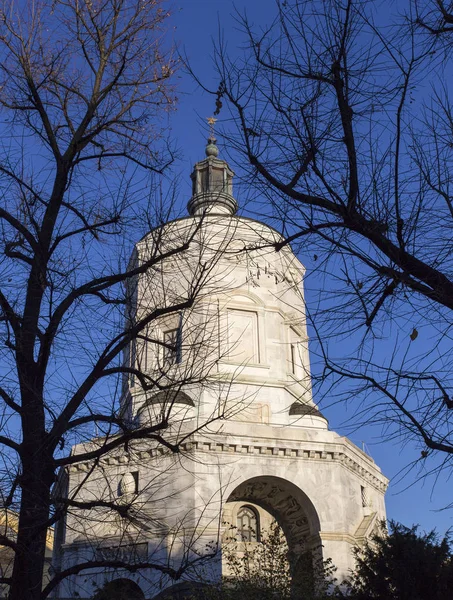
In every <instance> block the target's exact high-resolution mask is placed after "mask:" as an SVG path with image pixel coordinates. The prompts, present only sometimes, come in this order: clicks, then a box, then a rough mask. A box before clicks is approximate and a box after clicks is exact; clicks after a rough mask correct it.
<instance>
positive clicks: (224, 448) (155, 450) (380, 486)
mask: <svg viewBox="0 0 453 600" xmlns="http://www.w3.org/2000/svg"><path fill="white" fill-rule="evenodd" d="M179 451H180V452H181V453H185V454H186V455H190V454H192V455H193V454H195V453H214V454H226V455H229V456H235V457H238V458H239V457H240V456H244V455H245V456H250V455H253V456H259V457H261V458H269V457H272V458H273V459H277V460H301V461H309V462H316V463H326V462H333V463H339V464H340V465H341V466H342V467H344V468H345V469H347V470H348V471H350V472H351V473H353V474H354V475H356V476H358V477H360V478H361V479H362V480H364V481H366V482H367V483H368V484H369V485H371V486H372V487H374V488H375V489H376V490H378V491H379V492H380V493H385V491H386V489H387V487H388V480H387V478H386V477H385V476H383V475H381V476H380V477H378V476H376V475H375V474H374V473H373V472H372V471H371V470H370V469H367V468H366V467H364V466H363V465H362V464H360V463H359V462H358V461H356V460H354V458H352V457H351V456H350V454H349V453H348V452H341V451H336V450H317V449H313V448H303V447H299V448H294V446H292V447H285V446H284V445H283V444H279V445H273V444H271V443H268V444H266V443H253V444H248V443H231V442H229V443H226V442H221V441H211V440H208V441H205V440H191V441H186V442H183V443H181V444H180V445H179ZM168 456H174V453H172V452H171V451H170V450H168V448H165V447H164V446H157V447H156V446H155V447H152V448H147V449H146V450H141V449H138V448H137V449H134V451H133V453H128V454H126V453H122V454H121V455H109V456H105V457H103V458H101V459H100V460H99V464H100V465H101V466H104V467H117V466H120V467H121V466H127V465H129V464H136V463H138V462H139V461H140V460H144V461H148V460H149V459H150V458H159V457H162V458H163V457H168ZM92 468H93V462H92V461H87V462H81V463H78V464H74V465H72V466H70V467H69V470H70V472H72V473H76V472H88V471H90V470H91V469H92Z"/></svg>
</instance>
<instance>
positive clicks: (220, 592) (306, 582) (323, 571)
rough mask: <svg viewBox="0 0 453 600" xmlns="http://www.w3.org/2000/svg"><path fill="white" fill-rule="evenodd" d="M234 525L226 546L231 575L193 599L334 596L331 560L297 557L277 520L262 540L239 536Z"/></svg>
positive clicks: (285, 599) (312, 598) (310, 599)
mask: <svg viewBox="0 0 453 600" xmlns="http://www.w3.org/2000/svg"><path fill="white" fill-rule="evenodd" d="M234 529H235V528H231V530H232V536H231V537H230V538H229V539H228V540H227V542H226V543H225V544H224V545H223V547H222V558H223V566H224V572H225V573H227V575H225V576H224V577H223V578H222V580H221V581H220V582H219V584H218V585H209V586H208V585H206V586H205V587H204V588H203V589H198V590H197V591H195V592H193V593H191V594H190V595H189V597H190V599H191V600H325V599H327V598H328V597H330V596H329V594H328V590H329V589H330V588H332V587H333V583H334V581H335V580H334V572H335V568H334V567H333V566H332V564H331V561H323V560H322V557H320V556H319V557H316V556H315V554H312V553H311V552H307V553H305V554H302V555H301V556H300V557H299V558H298V559H297V560H295V559H294V558H293V557H292V556H291V554H290V552H289V550H288V545H287V543H286V539H285V536H284V534H283V531H282V530H281V528H280V527H279V526H278V524H277V523H274V524H273V525H272V526H271V527H270V529H269V531H267V532H266V531H264V532H262V535H261V541H260V542H259V543H258V542H252V543H250V542H242V541H240V540H238V539H237V538H236V537H235V531H234ZM292 564H293V566H292V567H291V565H292ZM186 597H187V596H186Z"/></svg>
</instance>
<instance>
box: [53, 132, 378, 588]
mask: <svg viewBox="0 0 453 600" xmlns="http://www.w3.org/2000/svg"><path fill="white" fill-rule="evenodd" d="M232 182H233V172H232V171H231V169H230V168H229V166H228V164H227V163H226V162H225V161H223V160H221V159H219V158H218V149H217V146H216V145H215V139H214V138H213V136H211V137H210V139H209V140H208V145H207V147H206V158H205V159H204V160H202V161H200V162H198V163H197V164H196V165H195V167H194V171H193V173H192V183H193V189H192V197H191V198H190V200H189V203H188V212H189V216H188V217H186V218H183V219H179V220H176V221H172V222H170V223H167V224H165V225H163V226H162V227H159V228H158V229H156V230H154V231H152V232H150V233H149V234H148V235H147V236H145V237H144V238H143V239H142V240H141V241H140V242H138V244H137V246H136V250H135V253H134V256H133V257H132V259H131V260H132V263H131V264H132V265H140V264H143V262H145V261H146V260H147V259H148V258H149V256H151V255H152V253H156V251H158V252H162V253H163V252H167V253H168V254H169V256H168V258H167V259H165V261H163V263H161V264H160V266H159V267H158V268H156V269H152V270H149V271H148V272H146V273H144V274H142V275H140V276H138V277H137V278H136V280H135V281H134V282H133V285H132V286H131V291H130V298H131V301H130V307H129V314H128V318H129V320H130V321H131V322H133V320H134V319H137V318H141V317H142V316H143V315H144V314H149V313H150V312H151V311H154V310H156V309H157V308H158V307H165V306H178V302H181V298H183V297H184V298H187V297H188V296H190V290H191V289H192V288H194V287H196V288H197V290H198V291H197V294H196V295H195V296H194V298H193V302H192V303H191V304H190V306H185V307H184V308H181V310H177V311H172V312H168V314H163V316H162V317H160V318H158V319H157V320H155V321H153V322H152V325H150V328H149V330H148V331H147V332H146V335H143V336H141V338H140V339H139V340H137V342H135V343H134V345H133V346H131V348H130V349H129V351H128V352H127V355H126V357H125V361H126V364H129V365H131V366H134V365H136V366H138V367H139V369H140V370H141V371H143V372H144V373H147V374H148V376H149V377H148V379H147V382H148V384H147V385H144V384H143V381H141V380H140V378H137V377H135V376H131V377H129V378H128V379H127V380H125V382H124V390H123V395H122V406H121V415H122V416H123V418H124V419H125V420H126V421H127V422H128V423H129V424H130V426H131V427H133V428H137V429H142V430H143V429H146V428H148V429H149V428H152V426H153V423H157V422H161V421H162V418H163V416H165V419H166V421H168V427H167V430H166V432H165V438H166V440H167V441H168V442H169V446H171V445H172V447H168V448H166V447H165V446H162V445H160V444H158V443H157V442H156V441H155V440H154V439H149V440H146V439H145V440H138V441H137V442H134V443H133V444H131V445H130V446H129V447H128V448H127V449H125V448H122V449H121V451H120V450H118V449H117V450H115V451H114V452H112V455H111V456H110V455H109V457H108V458H107V459H105V460H104V461H103V462H102V465H96V466H94V467H93V465H92V464H91V463H90V462H87V463H85V464H78V465H77V466H73V467H71V470H70V471H69V472H68V481H67V482H66V487H67V489H68V490H69V491H70V490H75V489H77V486H80V484H81V483H82V481H84V482H85V483H84V485H83V486H80V492H79V497H83V499H85V500H86V499H89V498H101V499H102V498H110V500H112V499H115V498H117V499H119V501H122V502H124V503H125V504H127V505H128V507H132V508H131V510H132V512H133V511H134V510H135V511H136V521H135V523H134V521H133V519H132V520H131V522H129V524H128V526H127V527H126V526H125V525H124V522H123V521H122V520H121V518H119V517H118V516H117V515H116V516H115V517H112V518H110V517H109V518H107V517H106V518H105V519H100V520H99V522H96V523H91V524H90V526H89V527H87V528H86V530H85V531H84V533H82V534H81V533H80V527H79V528H78V527H77V526H76V525H77V524H76V523H75V522H74V521H71V519H74V517H71V515H69V516H68V518H67V521H66V523H65V524H60V529H64V530H65V532H64V533H61V534H60V536H59V539H60V540H62V545H61V549H62V552H58V551H57V554H58V556H59V559H58V560H59V562H60V564H59V565H57V568H59V567H61V565H62V564H63V565H66V566H67V565H72V564H76V563H78V562H80V561H82V560H87V559H89V557H98V558H99V557H101V559H102V557H108V556H113V555H115V556H120V557H123V558H124V559H126V557H128V560H130V556H131V553H133V555H134V558H133V560H136V562H137V564H141V563H144V562H146V561H148V562H153V564H159V565H171V566H172V567H174V568H177V567H178V565H179V564H182V561H184V560H187V558H188V557H189V558H190V557H197V556H199V555H201V554H203V552H205V551H206V546H207V545H209V544H211V543H212V542H214V543H216V542H219V540H221V539H222V535H223V534H224V531H223V530H224V529H225V528H226V527H227V525H226V524H232V525H233V526H235V527H237V528H238V530H239V532H240V534H241V535H242V537H243V539H244V540H246V542H247V543H250V544H256V543H259V536H260V531H261V530H262V529H263V528H265V527H266V526H267V525H268V524H269V522H270V521H271V520H272V519H276V520H277V522H278V523H279V524H280V525H281V527H282V529H283V531H284V533H285V536H286V539H287V542H288V545H289V547H290V550H291V556H293V557H294V564H295V565H296V566H297V560H298V557H299V556H301V554H302V553H304V552H305V551H307V550H313V551H315V552H322V555H323V557H324V558H326V557H330V558H331V559H332V561H333V563H334V564H335V565H336V567H337V569H338V571H337V575H338V577H339V578H340V579H341V578H342V577H343V576H345V575H346V574H347V571H348V569H349V568H351V567H352V565H353V560H352V554H351V550H352V548H353V546H355V545H357V544H360V543H361V542H363V540H364V539H365V538H366V537H367V536H369V535H370V533H371V532H372V530H373V528H374V527H375V526H376V524H377V521H378V520H380V519H383V518H385V505H384V493H385V490H386V487H387V480H386V478H385V477H384V476H383V475H382V474H381V471H380V470H379V468H378V467H377V466H376V464H375V463H374V462H373V460H372V459H371V458H370V457H369V456H368V455H366V454H365V453H364V452H362V451H361V450H360V449H359V448H357V446H355V445H354V444H353V443H352V442H350V441H349V440H348V439H347V438H345V437H342V436H339V435H338V434H337V433H335V432H334V431H331V430H329V428H328V423H327V420H326V418H325V417H324V416H323V415H322V414H321V412H320V411H319V410H318V408H317V406H316V405H315V403H314V401H313V398H312V390H311V381H310V365H309V353H308V338H307V326H306V317H305V303H304V293H303V287H302V282H303V275H304V267H303V265H302V264H301V263H300V261H299V260H298V258H297V257H296V256H295V255H294V254H293V253H292V251H291V248H290V247H289V246H287V245H286V246H283V247H282V246H280V245H279V243H280V242H281V236H280V235H279V233H278V232H277V231H275V230H274V229H272V228H271V227H269V226H268V225H265V224H264V223H261V222H259V221H255V220H251V219H247V218H243V217H238V216H237V215H236V211H237V208H238V206H237V202H236V200H235V199H234V197H233V185H232ZM181 243H184V244H185V247H186V250H185V251H184V253H182V254H181V253H177V254H175V255H174V256H171V249H172V248H173V247H174V248H176V247H179V246H180V245H181ZM150 382H151V383H150ZM151 437H152V436H151ZM101 443H103V441H102V438H97V439H95V440H92V441H91V442H89V443H87V444H84V445H83V450H84V451H87V450H89V448H90V447H93V446H96V444H101ZM175 449H177V450H178V452H176V453H175V452H174V450H175ZM78 451H81V449H80V447H79V449H78ZM78 518H79V521H80V517H78ZM76 532H77V533H76ZM57 537H58V535H57ZM63 540H64V543H63ZM207 564H208V565H209V566H208V567H207V569H208V572H209V575H207V577H213V578H215V577H218V576H219V575H220V570H221V568H222V566H221V562H219V561H217V562H216V561H212V562H208V563H207ZM192 576H193V575H192ZM173 583H174V582H173ZM171 585H172V581H171V579H170V578H168V577H166V576H165V574H164V575H162V572H159V570H157V571H155V570H152V569H141V570H140V569H139V570H137V572H135V573H130V572H129V571H127V570H122V569H121V568H120V567H118V568H117V569H116V570H107V571H106V570H105V569H104V570H103V569H102V568H97V569H91V570H88V571H85V572H83V573H82V574H78V575H75V576H74V577H72V578H70V579H69V580H68V581H67V582H66V583H65V584H63V585H62V586H61V587H60V590H59V592H58V597H59V598H74V597H78V598H88V597H90V593H91V594H92V593H93V590H94V589H100V588H102V587H103V586H104V589H105V590H107V591H108V590H114V589H117V590H119V591H121V589H123V588H122V587H121V586H123V587H124V590H125V591H124V597H125V598H126V597H127V598H137V599H139V598H154V597H156V596H157V595H159V594H161V593H162V590H163V589H165V588H166V587H168V586H171ZM178 585H180V584H178ZM115 586H116V587H115ZM89 592H90V593H89ZM115 597H116V596H115Z"/></svg>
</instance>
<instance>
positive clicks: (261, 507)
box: [222, 476, 322, 589]
mask: <svg viewBox="0 0 453 600" xmlns="http://www.w3.org/2000/svg"><path fill="white" fill-rule="evenodd" d="M222 517H223V518H222V521H223V523H224V526H225V527H226V533H225V535H224V540H227V539H228V537H227V529H228V527H231V528H233V530H234V531H235V532H236V533H237V539H238V540H239V546H238V548H240V550H241V551H242V550H243V549H244V548H243V547H242V546H243V544H242V546H241V542H245V543H249V544H250V542H252V543H253V542H255V543H259V540H260V537H261V535H262V534H263V535H264V537H265V536H266V530H267V532H269V529H270V528H271V526H272V523H275V522H276V523H277V524H278V525H279V526H280V528H281V530H282V531H283V534H284V538H285V540H286V544H287V547H288V553H287V556H288V565H289V570H290V573H291V579H292V585H294V587H296V588H298V589H300V588H301V586H303V587H304V588H305V589H306V586H307V585H308V586H312V582H314V575H313V564H314V563H317V564H318V563H319V561H320V560H322V545H321V539H320V535H319V532H320V522H319V517H318V514H317V512H316V509H315V507H314V505H313V503H312V502H311V500H310V499H309V498H308V496H307V495H306V494H305V493H304V492H303V491H302V490H301V489H300V488H298V487H297V486H296V485H294V484H293V483H292V482H290V481H287V480H285V479H283V478H280V477H274V476H260V477H253V478H251V479H248V480H246V481H244V482H242V483H241V484H239V485H238V486H237V487H236V488H235V489H234V490H232V492H231V493H230V494H229V496H228V500H227V502H226V504H225V507H224V511H223V515H222ZM247 529H249V530H250V531H249V532H248V531H247ZM307 582H308V583H307ZM313 585H314V583H313Z"/></svg>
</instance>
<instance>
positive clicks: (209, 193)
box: [187, 132, 238, 216]
mask: <svg viewBox="0 0 453 600" xmlns="http://www.w3.org/2000/svg"><path fill="white" fill-rule="evenodd" d="M216 141H217V140H216V139H215V137H214V135H213V133H212V132H211V135H210V136H209V138H208V145H207V146H206V150H205V152H206V158H205V159H204V160H201V161H200V162H197V163H196V164H195V166H194V169H193V171H192V174H191V179H192V197H191V199H190V200H189V203H188V204H187V210H188V211H189V214H190V215H191V216H201V215H203V214H209V215H234V214H235V213H236V211H237V209H238V205H237V202H236V200H235V199H234V198H233V176H234V173H233V171H232V170H231V169H230V167H229V166H228V164H227V163H226V161H224V160H221V159H220V158H218V155H219V149H218V148H217V146H216Z"/></svg>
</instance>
